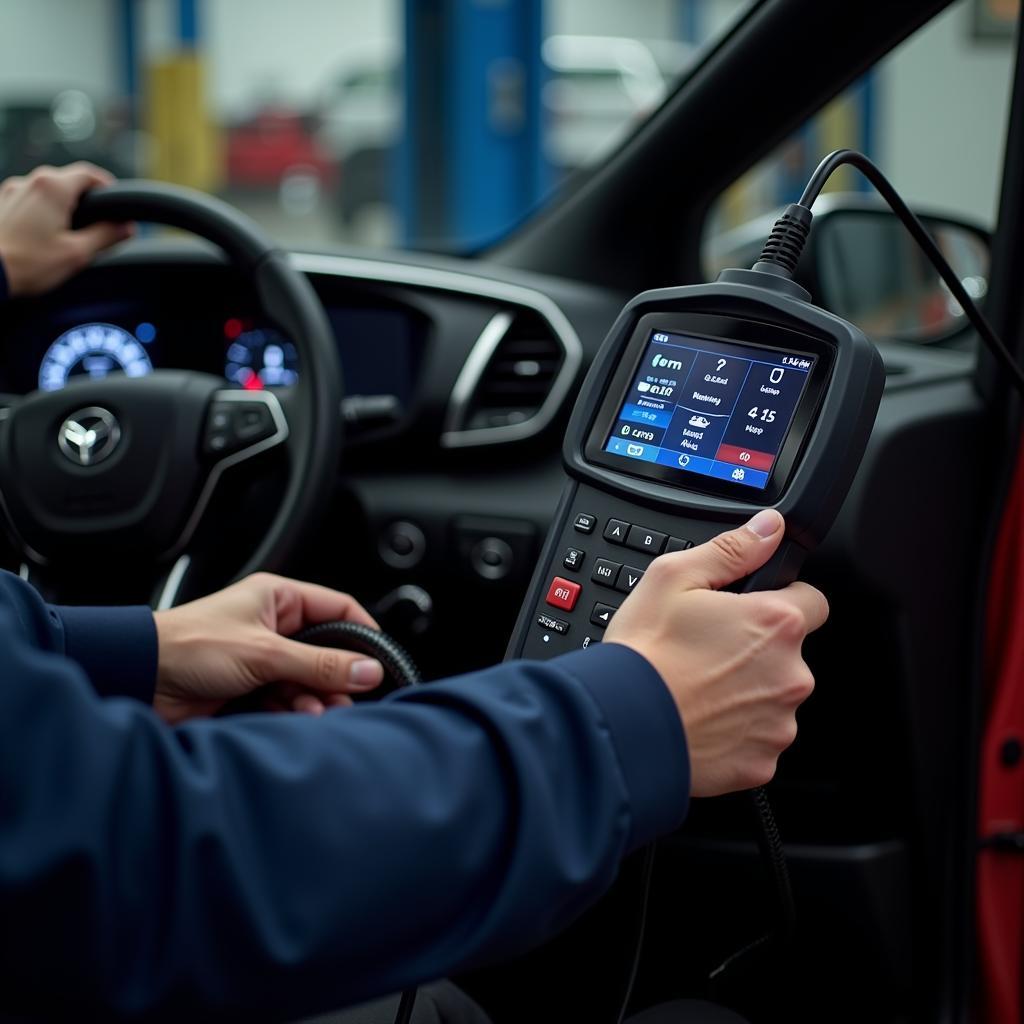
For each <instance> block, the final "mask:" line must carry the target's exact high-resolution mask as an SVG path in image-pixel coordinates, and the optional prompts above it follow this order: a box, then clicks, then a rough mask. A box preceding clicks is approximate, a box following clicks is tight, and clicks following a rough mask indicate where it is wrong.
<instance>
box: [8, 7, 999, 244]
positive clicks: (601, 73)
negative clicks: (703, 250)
mask: <svg viewBox="0 0 1024 1024" xmlns="http://www.w3.org/2000/svg"><path fill="white" fill-rule="evenodd" d="M752 6H754V5H753V3H752V2H751V0H631V2H629V3H625V2H622V0H288V2H287V3H282V2H280V0H5V2H4V4H3V10H2V13H0V177H2V176H6V175H8V174H14V173H21V172H23V171H26V170H28V169H30V168H31V167H32V166H34V165H36V164H38V163H54V164H59V163H65V162H68V161H69V160H73V159H87V160H92V161H94V162H96V163H99V164H102V165H104V166H106V167H108V168H109V169H110V170H112V171H114V172H115V173H116V174H118V175H121V176H144V177H153V178H160V179H164V180H168V181H174V182H179V183H182V184H186V185H191V186H194V187H197V188H201V189H204V190H207V191H211V192H215V193H218V194H220V195H222V196H223V197H225V198H226V199H228V200H229V201H231V202H233V203H235V204H237V205H238V206H240V207H242V208H243V209H245V210H246V211H248V212H249V213H250V214H252V215H253V216H254V217H256V218H257V219H258V220H260V221H261V222H263V223H264V225H265V226H266V227H267V228H268V229H269V230H270V231H271V232H272V233H274V234H276V235H277V236H278V237H279V238H280V239H281V240H283V241H285V242H287V243H290V244H292V245H298V246H304V247H308V248H312V247H317V246H325V245H337V244H348V243H359V244H368V245H375V246H415V247H426V248H433V249H439V250H447V251H455V252H459V251H468V250H471V249H474V248H478V247H480V246H482V245H485V244H486V243H487V242H488V241H491V240H494V239H496V238H498V237H500V236H501V235H502V234H503V233H504V232H506V231H507V230H509V228H510V227H512V226H513V225H514V224H515V223H517V222H518V221H519V220H521V219H522V218H523V217H524V216H526V215H527V214H529V213H530V211H532V210H534V209H536V207H537V206H538V205H539V204H541V203H543V202H544V200H545V199H546V198H547V197H548V196H550V195H551V194H552V192H553V191H554V190H555V189H557V188H558V187H559V185H560V184H562V183H563V182H565V181H566V179H567V178H571V177H572V176H573V175H574V174H577V175H578V174H580V173H583V174H585V170H586V168H587V167H588V166H589V165H592V164H593V163H594V162H596V161H600V160H602V159H605V158H608V157H609V155H610V154H611V153H612V151H613V150H614V148H615V147H616V145H617V144H618V143H619V142H620V141H621V140H622V138H623V137H624V136H625V135H626V134H628V133H629V132H631V131H632V130H634V129H635V128H636V127H637V126H638V125H639V124H640V123H642V121H643V120H644V118H645V117H647V116H648V115H649V113H650V112H651V111H652V110H653V109H654V108H656V107H657V105H658V104H659V103H660V102H661V101H662V100H663V99H664V98H665V96H666V95H667V94H668V93H669V92H670V91H671V90H672V89H674V88H675V87H676V85H677V84H678V82H679V80H680V79H681V78H682V77H683V76H685V75H687V74H688V73H690V71H691V70H692V69H693V68H694V67H695V66H697V65H698V64H699V62H700V61H701V60H702V59H703V58H704V56H705V55H706V54H707V53H708V52H709V51H710V50H711V49H712V48H713V47H714V46H715V44H716V42H718V41H719V40H721V39H722V38H723V37H724V35H725V34H726V33H727V32H728V30H729V28H730V26H731V25H732V24H734V22H735V20H736V19H738V18H741V17H744V16H745V15H746V14H748V13H749V9H750V8H751V7H752ZM1018 7H1019V3H1018V0H961V2H960V3H957V4H955V5H954V6H953V7H951V8H950V10H949V11H948V12H946V14H945V15H943V16H942V17H941V18H939V19H938V20H936V21H935V22H934V23H933V24H931V25H930V26H928V27H927V28H926V29H925V30H924V31H923V32H920V33H918V34H916V35H915V36H913V37H912V38H911V39H910V40H909V41H908V42H907V43H906V44H904V46H902V47H900V48H899V50H897V51H895V52H894V53H893V54H892V55H890V57H888V58H887V59H886V60H885V61H884V62H883V63H882V64H881V65H880V66H879V67H878V68H877V69H876V70H874V71H873V72H872V73H870V74H869V75H867V76H865V77H864V78H863V79H862V80H861V81H859V82H857V83H856V84H855V85H854V86H853V87H851V88H850V89H849V90H848V91H847V92H846V93H845V94H843V95H842V96H841V97H840V98H838V99H837V100H836V101H834V102H833V103H832V104H831V105H830V106H829V107H827V108H826V109H825V110H824V111H822V112H820V113H819V114H818V116H817V117H815V118H814V119H813V120H812V121H811V122H810V123H808V124H807V125H806V126H805V127H804V128H803V129H801V130H800V131H799V132H798V133H796V135H795V136H794V137H792V138H791V139H790V140H788V141H787V142H786V144H784V145H783V146H781V147H780V148H779V149H778V150H777V151H776V152H775V153H773V154H772V155H771V156H770V157H769V158H768V159H766V160H763V161H762V162H760V163H759V164H758V165H757V166H756V167H755V168H754V169H753V170H752V171H751V172H750V173H748V174H747V175H746V176H744V178H742V179H741V180H740V181H738V182H737V183H736V184H735V185H734V186H733V187H732V188H731V189H730V190H729V191H728V192H727V193H726V194H725V195H724V196H723V197H722V198H721V200H720V201H719V203H718V204H717V206H716V209H715V211H714V213H713V216H712V217H711V218H710V221H709V232H711V233H712V234H721V233H723V232H726V231H728V230H730V229H733V228H735V227H736V226H737V225H742V224H744V223H745V222H747V221H749V220H751V219H753V218H754V217H756V216H758V215H760V214H763V213H764V212H766V211H768V210H771V209H773V208H774V207H776V206H777V205H779V204H780V203H783V202H786V201H790V200H792V199H794V198H795V197H796V195H797V194H798V193H799V191H800V188H801V186H802V184H803V182H804V181H805V179H806V177H807V174H808V171H809V169H810V168H811V167H812V166H813V165H814V164H815V163H816V162H817V160H818V158H819V156H820V155H821V154H822V153H824V152H825V151H827V150H829V149H833V148H835V147H837V146H840V145H851V146H854V147H857V148H860V149H863V150H864V151H865V152H867V153H868V154H869V155H870V156H872V157H873V158H874V159H875V160H876V161H878V162H880V164H881V165H882V167H883V168H884V169H885V170H886V172H887V173H888V174H889V175H890V176H891V178H892V179H893V180H894V181H895V182H896V183H897V185H898V186H899V187H900V188H901V190H902V191H904V193H905V194H906V195H907V196H908V198H910V199H911V200H914V201H917V202H920V203H925V204H927V205H929V206H930V207H931V208H937V209H940V210H943V209H944V210H949V211H954V212H956V213H957V214H959V215H961V216H964V217H968V218H970V219H972V220H974V221H976V222H978V223H979V224H980V225H982V226H986V227H988V226H990V225H991V223H992V221H993V218H994V209H995V199H996V195H997V189H998V180H997V175H998V172H997V168H998V166H999V163H1000V159H1001V156H1000V146H1001V139H1002V137H1003V134H1004V126H1005V119H1006V115H1007V105H1008V92H1009V81H1010V79H1009V75H1010V67H1011V58H1012V29H1013V25H1014V20H1015V18H1016V16H1017V12H1018ZM827 46H828V40H827V39H823V40H822V51H821V53H819V54H814V55H810V59H812V60H813V59H821V60H827V59H828V54H827ZM750 87H751V88H752V89H757V88H760V87H761V84H760V83H757V82H751V83H750ZM961 112H967V114H966V116H964V117H961V116H960V113H961ZM954 125H955V129H954V127H953V126H954ZM728 131H729V126H728V125H725V124H721V125H716V126H715V129H714V132H715V133H717V132H728ZM715 141H716V140H715V134H714V133H709V134H708V136H707V137H703V138H688V139H680V140H679V145H680V147H683V148H684V149H685V150H687V151H688V152H689V153H690V154H691V155H692V159H694V160H700V159H701V152H702V150H704V149H705V148H707V147H713V146H714V145H715ZM844 173H846V175H847V176H846V177H844V175H843V174H840V175H838V176H837V178H836V180H835V181H834V184H833V187H834V188H838V189H851V188H852V189H858V188H860V187H861V184H860V182H859V181H858V180H857V179H856V176H855V175H853V174H852V173H849V172H844ZM679 201H680V202H681V203H685V202H686V201H687V197H686V196H685V195H681V196H680V197H679ZM656 229H657V226H656V225H652V230H656Z"/></svg>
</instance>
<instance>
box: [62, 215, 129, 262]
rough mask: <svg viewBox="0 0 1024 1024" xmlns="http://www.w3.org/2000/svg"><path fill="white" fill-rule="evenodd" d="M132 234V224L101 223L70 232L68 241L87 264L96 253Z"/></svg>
mask: <svg viewBox="0 0 1024 1024" xmlns="http://www.w3.org/2000/svg"><path fill="white" fill-rule="evenodd" d="M134 233H135V227H134V225H132V224H111V223H108V222H103V223H100V224H90V225H89V226H88V227H87V228H79V229H78V230H77V231H72V232H71V233H70V241H71V244H72V245H73V246H74V247H75V249H76V250H77V254H78V256H79V258H80V259H81V260H82V262H83V263H88V262H89V261H90V260H91V259H92V258H93V256H95V255H96V254H97V253H98V252H102V251H103V250H104V249H109V248H110V247H111V246H112V245H117V243H118V242H123V241H124V240H125V239H127V238H131V236H132V235H133V234H134Z"/></svg>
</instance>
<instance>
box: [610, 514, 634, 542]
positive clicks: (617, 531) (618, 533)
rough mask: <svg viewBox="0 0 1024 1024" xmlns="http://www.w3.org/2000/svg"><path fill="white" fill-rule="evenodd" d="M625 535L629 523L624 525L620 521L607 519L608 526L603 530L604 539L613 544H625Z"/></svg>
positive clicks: (627, 531)
mask: <svg viewBox="0 0 1024 1024" xmlns="http://www.w3.org/2000/svg"><path fill="white" fill-rule="evenodd" d="M627 533H629V523H624V522H623V521H622V520H621V519H609V520H608V525H607V526H606V527H605V528H604V539H605V540H608V541H611V542H612V543H613V544H625V543H626V534H627Z"/></svg>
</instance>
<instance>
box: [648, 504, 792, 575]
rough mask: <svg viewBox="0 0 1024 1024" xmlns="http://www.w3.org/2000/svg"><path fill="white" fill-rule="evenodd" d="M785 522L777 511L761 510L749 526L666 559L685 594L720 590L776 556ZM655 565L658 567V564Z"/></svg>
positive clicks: (721, 534) (723, 534)
mask: <svg viewBox="0 0 1024 1024" xmlns="http://www.w3.org/2000/svg"><path fill="white" fill-rule="evenodd" d="M784 525H785V524H784V522H783V519H782V516H781V515H779V513H778V512H776V511H775V509H771V508H766V509H762V510H761V511H760V512H758V513H757V515H756V516H754V517H753V519H751V520H750V521H749V522H748V523H747V524H746V525H744V526H741V527H739V529H736V530H728V531H727V532H725V533H720V534H719V535H718V536H717V537H713V538H712V539H711V540H709V541H708V542H707V543H706V544H701V545H699V546H698V547H695V548H690V550H689V551H682V552H679V553H678V554H674V555H668V556H666V557H665V560H664V562H663V564H665V565H668V564H669V560H671V563H672V564H671V569H672V571H673V572H674V573H676V574H678V577H679V578H680V579H681V580H682V582H683V584H684V587H685V589H686V590H718V589H720V588H721V587H724V586H728V584H730V583H735V582H736V581H737V580H741V579H743V577H744V576H749V575H750V574H751V573H752V572H754V570H755V569H760V568H761V566H762V565H764V564H765V562H767V561H768V559H769V558H771V557H772V555H773V554H775V551H776V549H777V548H778V546H779V544H780V542H781V541H782V535H783V526H784ZM655 564H656V563H655Z"/></svg>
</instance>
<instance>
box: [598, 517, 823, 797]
mask: <svg viewBox="0 0 1024 1024" xmlns="http://www.w3.org/2000/svg"><path fill="white" fill-rule="evenodd" d="M782 535H783V521H782V516H780V515H779V513H778V512H775V511H774V510H771V509H765V510H764V511H762V512H759V513H758V514H757V515H756V516H754V518H753V519H752V520H751V521H750V522H749V523H747V525H746V526H741V527H740V528H739V529H738V530H731V531H729V532H728V533H722V534H720V535H719V536H717V537H715V538H714V539H713V540H711V541H709V542H708V543H707V544H702V545H701V546H700V547H695V548H691V549H690V550H689V551H680V552H676V553H674V554H671V555H663V556H662V557H661V558H656V559H655V560H654V561H653V562H652V563H651V566H650V568H649V569H648V570H647V572H646V574H645V575H644V578H643V579H642V580H641V581H640V583H639V584H638V585H637V588H636V590H635V591H634V592H633V593H632V594H631V595H630V596H629V597H628V598H627V599H626V601H625V602H624V603H623V605H622V607H621V608H620V609H619V611H618V612H616V613H615V617H614V618H613V619H612V621H611V623H610V624H609V626H608V631H607V633H606V634H605V641H606V642H610V643H618V644H624V645H625V646H626V647H631V648H632V649H633V650H635V651H637V652H638V653H640V654H642V655H643V656H644V657H645V658H646V659H647V660H648V661H649V662H650V663H651V664H652V665H653V666H654V668H655V669H656V670H657V671H658V672H659V673H660V675H661V677H662V679H664V680H665V683H666V684H667V686H668V688H669V690H670V691H671V693H672V697H673V698H674V700H675V702H676V707H677V708H678V709H679V714H680V716H681V718H682V720H683V725H684V728H685V729H686V738H687V745H688V747H689V752H690V778H691V785H690V791H691V793H692V794H693V795H694V796H716V795H718V794H720V793H729V792H732V791H734V790H739V789H750V788H752V787H754V786H761V785H764V784H765V783H766V782H768V781H770V780H771V778H772V776H773V775H774V774H775V767H776V762H777V761H778V758H779V755H780V754H781V753H782V752H783V751H784V750H785V749H786V748H787V747H788V746H789V745H790V744H791V743H792V742H793V740H794V739H796V709H797V707H799V705H800V704H801V703H803V701H804V700H806V699H807V698H808V697H809V696H810V695H811V691H812V690H813V689H814V677H813V676H812V675H811V671H810V669H809V668H808V667H807V665H806V664H805V663H804V660H803V658H802V657H801V654H800V648H801V645H802V644H803V641H804V637H805V636H806V635H807V634H808V633H810V632H812V631H813V630H815V629H817V628H818V627H819V626H821V625H822V623H824V621H825V619H826V618H827V617H828V603H827V602H826V600H825V598H824V596H823V595H822V594H821V593H819V592H818V591H817V590H815V589H814V588H813V587H810V586H808V585H807V584H806V583H793V584H791V585H790V586H788V587H786V589H785V590H778V591H767V592H762V593H748V594H733V593H719V592H717V590H718V588H719V587H724V586H727V585H728V584H730V583H733V582H735V581H736V580H739V579H742V578H743V577H744V576H747V575H749V574H750V573H752V572H753V571H754V570H755V569H758V568H760V567H761V566H762V565H764V563H765V562H767V561H768V559H769V558H770V557H771V556H772V554H773V553H774V552H775V550H776V548H778V546H779V543H780V542H781V540H782Z"/></svg>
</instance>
